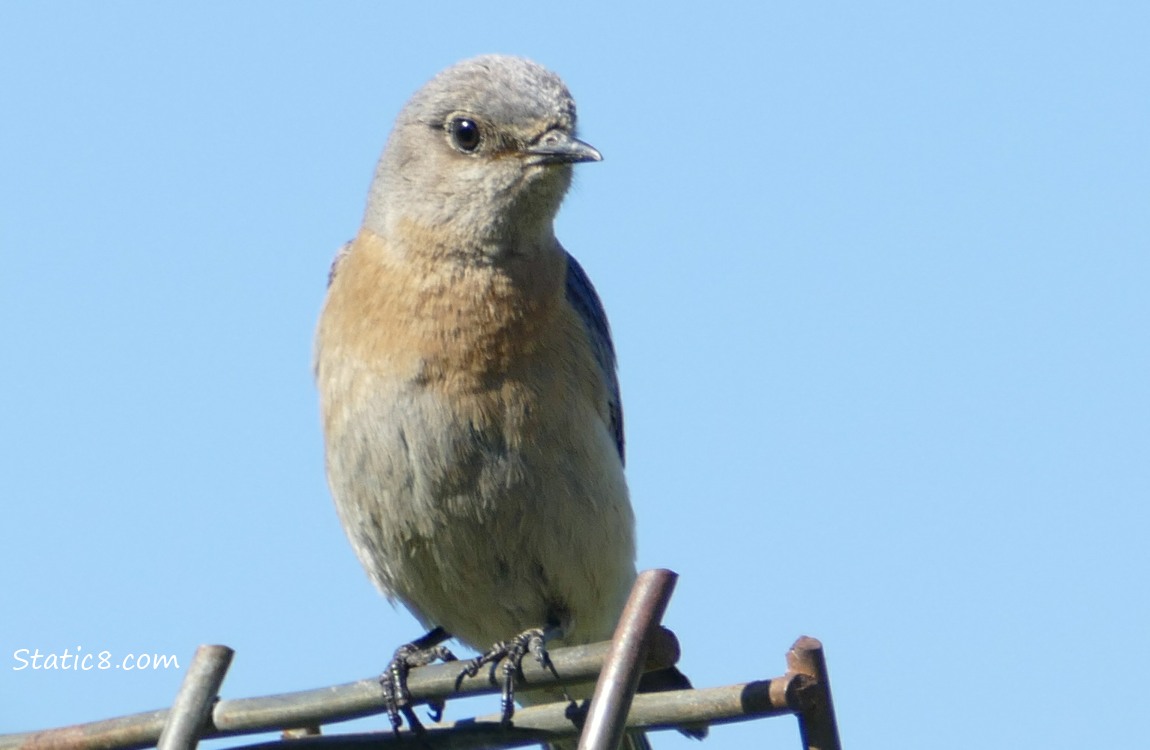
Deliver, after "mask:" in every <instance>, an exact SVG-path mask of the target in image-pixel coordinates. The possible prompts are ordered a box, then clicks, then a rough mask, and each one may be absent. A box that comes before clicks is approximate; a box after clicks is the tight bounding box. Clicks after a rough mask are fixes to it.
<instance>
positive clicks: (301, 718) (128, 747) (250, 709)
mask: <svg viewBox="0 0 1150 750" xmlns="http://www.w3.org/2000/svg"><path fill="white" fill-rule="evenodd" d="M609 648H610V644H609V643H607V642H603V643H595V644H591V645H587V646H573V647H568V648H561V649H556V650H555V651H553V652H551V660H552V662H553V663H554V664H555V668H556V670H558V672H559V674H560V676H561V679H560V680H556V679H555V677H554V675H553V674H552V673H551V672H550V671H549V670H547V669H544V668H543V667H540V666H539V665H538V664H537V663H536V662H535V661H534V660H533V659H526V660H524V662H523V677H522V678H521V679H520V680H519V681H518V682H517V683H516V690H517V691H523V690H532V689H535V688H541V687H555V686H556V685H575V684H582V683H587V682H591V681H592V680H594V679H595V678H596V677H597V676H598V674H599V671H600V670H601V669H602V667H603V660H604V658H605V657H606V655H607V651H608V649H609ZM678 660H679V642H678V640H677V639H676V638H675V635H674V634H673V633H672V632H671V631H669V630H666V629H665V628H660V629H659V630H657V631H656V633H655V637H654V638H653V639H652V642H651V650H650V651H649V653H648V658H647V664H646V668H647V669H648V670H653V669H662V668H664V667H669V666H672V665H674V664H675V663H676V662H677V661H678ZM458 675H459V666H458V665H451V664H434V665H430V666H427V667H420V668H418V669H413V670H412V671H411V674H410V675H409V676H408V683H407V685H408V689H409V690H410V691H411V694H412V698H413V700H414V701H415V702H424V701H427V700H428V699H432V698H451V697H459V696H464V695H480V694H489V693H497V692H499V690H500V686H499V685H492V684H491V683H490V682H489V680H488V675H487V673H486V670H484V671H483V672H481V673H480V674H478V675H476V676H475V677H465V678H463V679H462V680H461V681H460V683H459V689H458V690H456V689H455V688H456V680H457V678H458ZM383 711H384V708H383V692H382V690H381V689H380V686H379V680H378V678H371V679H366V680H360V681H359V682H351V683H347V684H344V685H334V686H331V687H325V688H317V689H315V690H304V691H300V692H295V693H284V694H282V695H271V696H265V697H259V698H240V699H235V700H221V701H219V702H218V703H216V705H215V708H214V709H213V710H212V721H211V724H210V725H209V726H208V727H207V728H205V730H204V731H203V732H202V733H201V735H200V738H201V739H205V738H208V737H228V736H235V735H241V734H255V733H257V732H266V731H276V730H279V729H282V728H284V727H289V728H294V727H306V726H311V725H315V724H324V723H328V722H334V721H344V720H347V719H354V718H358V717H361V716H370V715H372V714H379V713H382V712H383ZM169 713H170V712H169V711H168V709H160V710H157V711H148V712H146V713H139V714H133V715H130V716H121V717H117V718H113V719H104V720H102V721H95V722H90V723H86V724H76V725H73V726H68V727H60V728H58V729H47V730H43V731H38V732H21V733H17V734H5V735H0V750H139V749H140V748H147V747H152V746H154V745H155V744H156V742H157V740H158V739H159V737H160V733H161V731H163V728H164V724H165V722H166V721H167V720H168V715H169Z"/></svg>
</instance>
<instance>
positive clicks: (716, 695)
mask: <svg viewBox="0 0 1150 750" xmlns="http://www.w3.org/2000/svg"><path fill="white" fill-rule="evenodd" d="M812 682H813V681H812V680H811V679H810V678H808V677H807V676H806V675H800V674H787V675H783V676H782V677H776V678H774V679H771V680H761V681H757V682H749V683H745V684H741V685H728V686H725V687H715V688H702V689H695V690H671V691H667V692H662V693H639V694H637V695H635V697H634V700H633V702H632V704H631V711H630V714H629V718H628V729H631V730H640V729H641V730H644V731H662V730H673V729H676V728H678V727H679V726H682V725H683V724H700V723H709V724H712V725H717V724H730V723H735V722H742V721H751V720H754V719H761V718H765V717H768V716H780V715H785V714H796V713H798V712H799V711H800V709H801V706H802V704H803V703H804V696H805V691H807V690H808V689H809V688H810V687H811V685H812ZM587 710H588V706H587V704H586V702H584V704H583V705H582V707H581V709H580V710H579V711H576V712H573V711H572V709H571V706H570V704H568V703H566V702H557V703H549V704H547V705H543V706H531V707H528V708H520V709H517V710H516V711H515V722H514V725H513V726H504V725H503V723H502V716H501V715H500V714H490V715H487V716H481V717H479V718H475V719H461V720H459V721H455V722H444V723H442V724H431V725H428V726H427V727H426V730H425V731H424V732H423V733H422V734H418V735H417V734H416V733H414V732H412V731H411V730H409V729H403V730H402V731H401V732H400V734H399V735H398V736H397V735H395V734H393V733H392V732H391V731H390V730H385V731H380V732H370V733H364V734H332V735H325V736H322V737H302V738H299V739H292V740H278V741H272V742H266V743H261V744H258V745H247V746H241V747H236V748H233V749H232V750H391V749H392V748H396V749H397V750H401V749H402V748H412V747H416V746H420V747H423V748H431V749H432V750H493V749H494V748H503V747H521V746H525V745H536V744H539V743H540V742H555V741H558V740H564V739H569V738H572V737H574V736H575V735H576V734H577V733H578V732H579V727H580V725H581V724H583V723H584V722H582V721H581V716H583V715H585V714H586V712H587Z"/></svg>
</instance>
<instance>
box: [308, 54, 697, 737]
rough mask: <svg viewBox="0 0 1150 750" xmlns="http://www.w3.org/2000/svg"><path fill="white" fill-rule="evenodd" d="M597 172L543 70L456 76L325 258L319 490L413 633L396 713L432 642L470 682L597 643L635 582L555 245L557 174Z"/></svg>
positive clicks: (393, 686)
mask: <svg viewBox="0 0 1150 750" xmlns="http://www.w3.org/2000/svg"><path fill="white" fill-rule="evenodd" d="M601 159H602V155H601V154H600V152H599V151H598V150H596V149H595V148H594V147H592V146H591V145H590V144H588V143H587V142H585V141H583V140H581V139H580V138H579V137H577V134H576V109H575V102H574V99H573V98H572V96H571V94H570V92H569V91H568V89H567V87H566V85H565V84H564V83H563V81H562V80H561V79H560V78H559V76H558V75H556V74H555V73H553V72H551V71H550V70H549V69H547V68H545V67H543V66H542V65H539V64H538V63H535V62H533V61H531V60H529V59H526V58H523V57H518V56H512V55H482V56H479V57H475V58H470V59H467V60H464V61H462V62H459V63H457V64H455V65H452V66H451V67H448V68H446V69H445V70H443V71H442V72H440V73H439V74H438V75H436V76H435V77H433V78H432V79H431V80H430V81H429V82H427V83H426V84H425V85H424V86H423V87H422V88H420V89H419V90H418V91H417V92H416V93H415V94H414V95H413V96H412V97H411V98H410V100H409V101H408V102H407V103H406V105H405V106H404V107H403V108H402V109H401V111H400V113H399V115H398V116H397V118H396V120H395V124H394V126H393V129H392V131H391V134H390V136H389V137H388V139H387V142H386V145H385V147H384V149H383V153H382V155H381V157H380V159H379V162H378V164H377V166H376V169H375V172H374V176H373V178H372V181H371V187H370V190H369V193H368V200H367V206H366V210H365V212H364V217H363V222H362V225H361V227H360V229H359V231H358V233H357V234H356V236H355V238H354V239H353V240H352V241H351V242H349V243H347V244H346V245H345V246H344V247H343V248H341V249H340V251H339V252H338V253H337V255H336V258H335V261H334V262H333V264H332V269H331V272H330V274H329V280H328V290H327V295H326V298H325V300H324V303H323V308H322V312H321V314H320V319H319V323H318V327H317V332H316V340H315V348H314V370H315V377H316V383H317V390H318V392H319V401H320V407H321V417H322V424H323V432H324V451H325V464H326V470H327V477H328V484H329V487H330V491H331V494H332V497H333V498H334V501H335V506H336V509H337V512H338V515H339V518H340V521H341V523H342V526H343V528H344V530H345V532H346V534H347V536H348V538H349V540H350V542H351V545H352V547H353V549H354V550H355V553H356V555H357V557H358V558H359V561H360V562H361V564H362V565H363V567H364V568H365V569H366V571H367V573H368V575H369V577H370V578H371V580H372V581H373V582H374V583H375V585H376V587H377V588H379V589H380V591H382V592H383V594H384V595H386V596H387V597H388V598H389V599H390V600H391V601H392V602H393V603H394V602H399V603H402V604H403V605H404V606H406V608H407V609H408V610H409V611H410V612H411V613H412V614H413V615H414V616H415V617H416V619H417V620H419V622H420V623H421V624H422V625H423V626H424V627H426V628H428V630H429V632H428V635H426V636H424V637H423V638H421V639H418V640H416V641H413V642H412V643H411V644H405V646H403V647H401V648H400V649H398V650H397V651H396V655H395V657H394V658H393V660H392V663H391V664H390V665H389V667H388V670H387V671H386V672H385V674H384V677H383V678H381V681H382V682H383V683H384V687H385V691H386V692H387V693H388V695H389V699H390V700H393V701H394V702H395V703H396V704H402V703H403V695H402V693H403V691H404V690H405V687H404V684H403V683H404V679H405V675H406V671H407V669H409V668H410V667H413V666H417V665H420V664H424V663H427V662H428V661H430V660H433V659H434V658H436V657H439V658H454V655H453V654H451V652H450V651H448V650H447V649H445V648H444V647H442V646H440V645H439V644H440V643H441V642H443V641H444V640H446V639H447V638H448V637H453V638H455V639H456V640H457V641H459V642H461V643H463V644H465V645H467V646H469V647H471V648H473V649H475V650H476V651H477V652H480V653H482V654H484V656H482V657H480V658H479V659H477V660H473V661H472V662H470V663H469V669H471V670H472V671H473V672H474V671H475V670H476V669H477V668H478V666H479V665H480V664H485V663H488V662H493V661H494V660H495V659H497V658H499V657H501V656H505V655H508V654H510V655H511V656H513V657H515V658H522V657H523V656H524V655H526V654H527V653H532V654H534V655H535V656H536V658H539V659H541V660H543V659H545V658H546V650H547V649H549V648H553V647H556V646H561V645H574V644H584V643H591V642H596V641H601V640H605V639H608V638H610V637H611V634H612V632H613V630H614V627H615V624H616V621H617V619H618V617H619V615H620V613H621V611H622V609H623V606H624V603H625V601H626V598H627V595H628V593H629V591H630V589H631V585H632V584H633V582H634V580H635V577H636V570H635V519H634V514H633V511H632V507H631V503H630V499H629V495H628V489H627V483H626V480H625V476H624V458H625V451H624V434H623V412H622V406H621V400H620V390H619V380H618V376H617V367H616V353H615V348H614V345H613V343H612V338H611V333H610V329H609V326H608V322H607V316H606V313H605V311H604V307H603V304H602V302H601V300H600V298H599V296H598V294H597V293H596V290H595V288H594V286H593V285H592V284H591V281H590V279H589V278H588V276H587V274H586V272H585V271H584V270H583V268H582V267H581V266H580V264H579V263H578V261H576V259H575V258H574V257H573V256H572V255H571V254H570V253H568V252H567V251H566V250H565V249H564V248H563V246H562V245H561V244H560V243H559V241H558V239H557V238H556V236H555V231H554V219H555V216H556V214H557V212H558V210H559V207H560V204H561V202H562V200H563V198H564V196H565V194H566V193H567V191H568V188H569V186H570V184H571V181H572V174H573V166H574V165H576V164H580V163H586V162H597V161H600V160H601ZM492 644H494V646H493V645H492ZM510 682H511V680H510V677H508V679H507V683H508V684H507V685H505V695H504V701H505V703H506V704H508V705H505V706H504V715H505V718H507V717H509V715H510V712H511V710H512V709H511V707H510V697H511V693H510V690H511V687H510ZM666 684H667V685H669V686H671V687H684V686H689V685H690V683H689V681H687V680H686V678H685V677H683V676H682V675H681V673H678V671H677V670H674V669H673V668H672V671H671V672H670V673H669V677H668V681H667V682H666ZM389 712H390V713H391V714H392V724H393V726H394V727H396V728H397V729H398V727H399V721H400V720H399V718H398V709H397V708H396V707H391V708H389ZM403 713H404V716H406V717H407V718H408V720H409V722H415V721H416V720H415V718H414V714H413V713H412V712H410V710H407V711H404V712H403ZM627 742H628V743H629V744H628V746H629V747H631V748H646V747H649V744H648V743H647V740H646V738H645V737H644V736H643V735H641V734H638V733H636V734H633V735H629V736H628V739H627ZM553 747H564V745H562V744H555V745H553Z"/></svg>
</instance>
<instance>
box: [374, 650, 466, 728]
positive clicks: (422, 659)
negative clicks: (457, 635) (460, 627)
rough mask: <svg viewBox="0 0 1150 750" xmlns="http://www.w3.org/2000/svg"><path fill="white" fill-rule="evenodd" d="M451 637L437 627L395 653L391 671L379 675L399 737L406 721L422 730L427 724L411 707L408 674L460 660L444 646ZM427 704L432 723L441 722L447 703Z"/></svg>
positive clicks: (385, 703)
mask: <svg viewBox="0 0 1150 750" xmlns="http://www.w3.org/2000/svg"><path fill="white" fill-rule="evenodd" d="M450 637H451V634H450V633H448V632H447V631H446V630H444V629H443V628H439V627H437V628H434V629H432V630H430V631H428V633H427V634H426V635H424V636H422V637H421V638H417V639H415V640H414V641H412V642H411V643H405V644H403V645H402V646H400V647H399V648H397V649H396V650H395V654H394V655H393V656H392V657H391V661H390V662H389V663H388V665H387V669H385V670H384V672H383V674H381V675H380V676H379V684H380V687H382V688H383V700H384V706H385V707H386V708H387V718H388V720H389V721H390V722H391V728H392V730H393V731H394V732H396V733H397V734H398V733H399V728H400V727H401V726H402V725H403V719H404V718H406V719H407V724H408V726H410V727H411V728H412V730H414V731H416V732H418V731H422V729H423V724H422V723H421V722H420V721H419V718H418V717H417V716H416V715H415V710H414V709H413V708H412V707H411V693H409V692H408V691H407V673H408V672H410V671H411V670H412V669H413V668H415V667H423V666H426V665H428V664H431V663H432V662H435V661H445V662H447V661H457V659H456V657H455V654H453V653H451V651H450V650H449V649H448V648H447V647H446V646H441V645H440V644H441V643H443V642H444V641H446V640H447V639H448V638H450ZM427 705H428V708H429V709H430V711H431V714H430V715H431V720H432V721H439V719H440V717H441V716H442V715H443V701H441V700H437V701H428V704H427Z"/></svg>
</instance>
